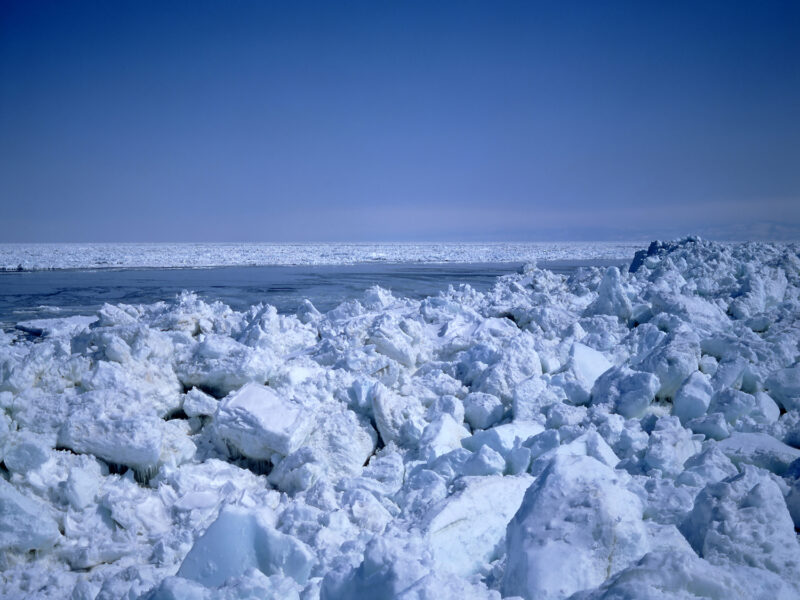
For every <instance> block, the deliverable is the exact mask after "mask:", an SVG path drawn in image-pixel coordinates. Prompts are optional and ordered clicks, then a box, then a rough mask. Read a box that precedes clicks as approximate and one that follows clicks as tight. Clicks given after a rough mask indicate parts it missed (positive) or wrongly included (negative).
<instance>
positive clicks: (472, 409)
mask: <svg viewBox="0 0 800 600" xmlns="http://www.w3.org/2000/svg"><path fill="white" fill-rule="evenodd" d="M503 410H504V409H503V403H502V402H500V399H499V398H498V397H497V396H492V395H491V394H484V393H481V392H474V393H472V394H467V397H466V398H464V417H465V418H466V420H467V422H468V423H469V424H470V426H471V427H472V428H473V429H486V428H487V427H491V426H492V425H494V424H495V423H497V422H498V421H499V420H500V419H501V418H502V416H503Z"/></svg>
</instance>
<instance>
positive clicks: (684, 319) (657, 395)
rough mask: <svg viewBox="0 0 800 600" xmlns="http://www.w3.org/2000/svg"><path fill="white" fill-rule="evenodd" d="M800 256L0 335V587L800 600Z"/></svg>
mask: <svg viewBox="0 0 800 600" xmlns="http://www.w3.org/2000/svg"><path fill="white" fill-rule="evenodd" d="M798 252H800V247H799V246H797V245H777V244H753V243H746V244H727V245H720V244H715V243H710V242H705V241H702V240H700V239H697V238H687V239H683V240H679V241H675V242H668V243H660V242H654V243H653V244H651V245H650V247H649V248H647V249H646V250H641V251H639V252H637V253H636V255H635V257H633V261H632V263H631V266H630V269H629V270H626V271H624V272H621V271H620V270H618V269H617V268H609V269H598V268H586V269H581V270H578V271H577V272H576V273H574V274H573V275H571V276H569V277H567V276H563V275H556V274H553V273H552V272H550V271H547V270H542V269H537V268H536V267H535V266H529V267H527V268H526V269H524V271H523V272H521V273H519V274H516V275H510V276H505V277H502V278H500V279H498V281H497V282H496V284H495V286H494V288H493V289H492V290H491V291H489V292H487V293H478V292H476V291H475V290H473V289H471V288H470V287H469V286H466V285H463V286H460V287H458V288H450V289H449V290H448V291H447V292H445V293H442V294H440V295H439V296H436V297H430V298H426V299H424V300H421V301H417V300H409V299H405V298H398V297H395V296H393V295H392V294H391V292H390V291H388V290H384V289H380V288H372V289H370V290H369V291H367V292H366V293H365V294H364V295H363V296H362V297H360V298H359V299H357V300H350V301H348V302H345V303H343V304H341V305H340V306H338V307H337V308H335V309H333V310H331V311H330V312H328V313H326V314H322V313H320V312H319V311H317V310H316V309H315V308H314V307H313V305H311V303H309V302H304V303H303V304H302V306H301V307H300V308H299V309H298V311H297V313H296V314H294V315H279V314H278V313H277V312H276V311H275V309H274V308H272V307H270V306H263V305H259V306H254V307H252V308H250V309H249V310H247V311H245V312H235V311H233V310H231V309H230V308H228V307H227V306H225V305H223V304H221V303H213V304H208V303H206V302H203V301H201V300H200V299H198V298H197V297H196V296H195V295H193V294H191V293H183V294H181V295H180V296H178V297H177V298H176V299H175V300H174V301H172V302H168V303H157V304H152V305H141V306H129V305H117V306H109V305H106V306H104V307H103V308H102V309H101V310H100V311H99V312H98V313H97V314H96V315H89V316H87V317H86V318H82V319H72V320H70V321H69V322H61V321H57V320H56V321H53V322H44V321H42V322H37V323H35V324H30V323H27V324H23V325H22V328H21V329H18V330H17V331H16V332H14V333H2V334H0V407H1V408H2V410H1V411H0V458H1V459H2V469H0V473H2V477H0V572H2V577H0V597H3V598H15V599H16V598H49V599H63V598H69V599H71V600H111V599H114V600H118V599H129V600H133V599H143V600H190V599H191V600H200V599H204V600H211V599H216V598H222V599H231V600H233V599H240V598H248V599H256V598H259V599H262V598H280V599H297V600H299V599H303V600H317V599H320V600H335V599H349V598H352V599H356V598H358V599H361V598H377V599H384V598H402V599H431V600H432V599H437V600H439V599H445V600H446V599H450V598H452V599H454V600H455V599H458V600H463V599H498V598H515V599H519V598H522V599H525V600H556V599H563V598H573V599H574V600H590V599H592V600H594V599H601V598H605V599H610V598H614V599H644V600H649V599H653V600H655V599H665V598H686V599H689V598H692V599H697V598H713V599H719V600H723V599H724V600H730V599H752V598H756V599H758V598H761V599H765V600H776V599H787V600H788V599H792V598H795V599H796V598H798V597H800V545H799V544H798V537H797V532H798V528H800V365H799V364H798V359H799V358H800V345H799V344H800V257H798ZM32 327H35V328H36V330H37V332H38V334H39V336H38V337H36V338H35V339H31V337H30V336H28V335H26V333H25V332H26V331H30V330H31V328H32Z"/></svg>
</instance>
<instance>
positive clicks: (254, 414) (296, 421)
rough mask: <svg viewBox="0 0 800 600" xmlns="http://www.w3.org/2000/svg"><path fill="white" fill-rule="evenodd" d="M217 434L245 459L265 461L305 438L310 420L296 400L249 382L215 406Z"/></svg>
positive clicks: (287, 451) (283, 452)
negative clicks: (285, 397)
mask: <svg viewBox="0 0 800 600" xmlns="http://www.w3.org/2000/svg"><path fill="white" fill-rule="evenodd" d="M215 427H216V432H217V435H219V437H220V438H221V439H223V440H225V441H226V442H227V443H228V444H230V445H231V446H232V447H233V448H235V449H236V450H237V451H238V452H241V453H242V454H243V455H244V456H247V457H248V458H254V459H257V460H269V459H270V458H271V457H272V455H273V454H275V453H278V454H282V455H284V456H285V455H287V454H290V453H291V452H294V451H295V450H297V449H298V448H299V447H300V446H301V445H302V444H303V442H304V441H305V439H306V438H307V437H308V434H309V433H310V431H311V428H312V427H313V421H312V420H311V419H309V418H308V416H307V415H306V414H305V412H304V410H303V408H302V407H301V406H300V405H299V404H297V403H296V402H292V401H291V400H287V399H284V398H282V397H280V396H279V395H278V394H277V393H276V392H274V391H273V390H272V389H270V388H268V387H266V386H263V385H259V384H257V383H249V384H247V385H245V386H244V387H243V388H241V389H240V390H239V391H237V392H235V393H233V394H230V395H229V396H227V397H225V398H224V399H223V400H222V401H221V402H220V405H219V409H218V411H217V415H216V421H215Z"/></svg>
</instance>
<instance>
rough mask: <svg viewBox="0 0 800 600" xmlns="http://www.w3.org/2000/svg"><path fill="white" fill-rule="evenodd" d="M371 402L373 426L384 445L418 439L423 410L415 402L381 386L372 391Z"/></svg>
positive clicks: (422, 426)
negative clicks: (373, 417) (373, 416)
mask: <svg viewBox="0 0 800 600" xmlns="http://www.w3.org/2000/svg"><path fill="white" fill-rule="evenodd" d="M371 400H372V412H373V414H374V415H375V425H376V427H377V428H378V433H380V434H381V439H382V440H383V441H384V443H389V442H398V443H402V442H404V441H409V438H410V439H413V438H414V437H416V438H417V439H418V438H419V435H421V433H422V430H423V428H424V421H423V419H422V414H423V409H422V406H421V405H420V404H419V402H418V401H417V400H415V399H414V398H404V397H402V396H400V395H399V394H397V393H395V392H393V391H391V390H389V389H387V388H386V387H385V386H383V385H378V386H376V387H375V388H373V389H372V391H371ZM417 432H418V434H417Z"/></svg>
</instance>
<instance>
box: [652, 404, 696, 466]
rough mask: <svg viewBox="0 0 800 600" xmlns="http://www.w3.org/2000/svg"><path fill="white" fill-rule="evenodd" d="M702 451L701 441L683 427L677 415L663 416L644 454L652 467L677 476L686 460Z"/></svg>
mask: <svg viewBox="0 0 800 600" xmlns="http://www.w3.org/2000/svg"><path fill="white" fill-rule="evenodd" d="M699 451H700V442H698V441H697V440H696V439H694V437H693V435H692V433H691V432H690V431H687V430H686V429H684V428H683V427H681V424H680V421H679V420H678V418H677V417H662V418H660V419H659V420H658V422H657V423H656V426H655V429H654V430H653V433H651V434H650V441H649V443H648V446H647V451H646V452H645V455H644V462H645V464H646V465H647V467H648V468H650V469H659V470H660V471H662V472H663V473H664V474H665V475H672V476H675V475H677V474H678V473H680V472H681V471H682V470H683V464H684V463H685V462H686V460H687V459H688V458H689V457H691V456H694V455H695V454H697V453H698V452H699Z"/></svg>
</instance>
